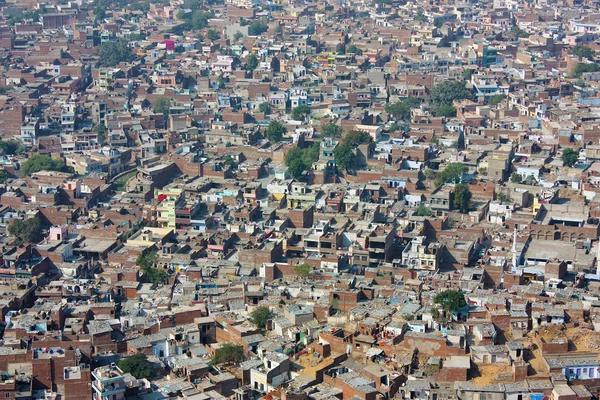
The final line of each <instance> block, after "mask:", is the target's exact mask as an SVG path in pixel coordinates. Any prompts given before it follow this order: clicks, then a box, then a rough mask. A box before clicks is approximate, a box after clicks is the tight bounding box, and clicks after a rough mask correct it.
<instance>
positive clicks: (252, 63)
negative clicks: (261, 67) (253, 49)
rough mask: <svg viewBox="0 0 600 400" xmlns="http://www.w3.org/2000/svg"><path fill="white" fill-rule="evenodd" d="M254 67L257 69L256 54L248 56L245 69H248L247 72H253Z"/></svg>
mask: <svg viewBox="0 0 600 400" xmlns="http://www.w3.org/2000/svg"><path fill="white" fill-rule="evenodd" d="M256 67H258V57H256V54H250V55H249V56H248V62H247V63H246V69H248V71H254V70H255V69H256Z"/></svg>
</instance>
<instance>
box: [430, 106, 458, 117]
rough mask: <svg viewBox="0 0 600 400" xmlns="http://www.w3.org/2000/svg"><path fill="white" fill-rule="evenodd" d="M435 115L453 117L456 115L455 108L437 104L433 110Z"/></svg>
mask: <svg viewBox="0 0 600 400" xmlns="http://www.w3.org/2000/svg"><path fill="white" fill-rule="evenodd" d="M433 115H434V116H436V117H446V118H454V117H456V108H455V107H453V106H439V107H438V108H436V109H434V110H433Z"/></svg>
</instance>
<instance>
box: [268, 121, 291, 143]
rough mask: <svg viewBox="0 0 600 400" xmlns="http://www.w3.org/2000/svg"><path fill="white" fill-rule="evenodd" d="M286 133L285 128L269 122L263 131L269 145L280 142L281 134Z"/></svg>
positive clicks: (276, 122)
mask: <svg viewBox="0 0 600 400" xmlns="http://www.w3.org/2000/svg"><path fill="white" fill-rule="evenodd" d="M286 132H287V129H285V126H283V124H282V123H281V122H279V121H271V122H270V123H269V126H267V130H266V131H265V137H266V138H267V139H269V141H270V142H271V143H277V142H279V141H281V138H282V137H283V134H284V133H286Z"/></svg>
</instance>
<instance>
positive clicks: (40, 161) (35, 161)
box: [22, 154, 75, 175]
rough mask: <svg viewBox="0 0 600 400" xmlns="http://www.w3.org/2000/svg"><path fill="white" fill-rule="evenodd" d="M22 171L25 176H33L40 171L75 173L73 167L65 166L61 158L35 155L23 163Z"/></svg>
mask: <svg viewBox="0 0 600 400" xmlns="http://www.w3.org/2000/svg"><path fill="white" fill-rule="evenodd" d="M22 171H23V174H24V175H31V174H33V173H34V172H38V171H58V172H69V173H74V172H75V171H74V170H73V168H72V167H68V166H66V165H65V163H64V161H63V160H62V159H60V158H52V157H50V156H49V155H47V154H34V155H33V156H31V157H29V158H28V159H27V161H25V162H24V163H23V166H22Z"/></svg>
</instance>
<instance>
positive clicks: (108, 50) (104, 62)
mask: <svg viewBox="0 0 600 400" xmlns="http://www.w3.org/2000/svg"><path fill="white" fill-rule="evenodd" d="M98 55H99V56H100V58H99V60H98V64H99V65H100V66H101V67H114V66H115V65H117V64H119V63H121V62H128V61H132V60H133V59H134V58H135V55H134V54H133V53H132V52H131V47H129V43H127V42H126V41H125V40H123V39H121V40H118V41H116V42H106V43H104V44H102V46H100V50H99V51H98Z"/></svg>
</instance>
